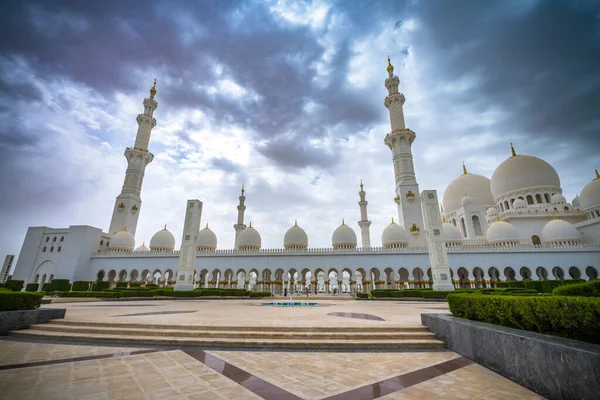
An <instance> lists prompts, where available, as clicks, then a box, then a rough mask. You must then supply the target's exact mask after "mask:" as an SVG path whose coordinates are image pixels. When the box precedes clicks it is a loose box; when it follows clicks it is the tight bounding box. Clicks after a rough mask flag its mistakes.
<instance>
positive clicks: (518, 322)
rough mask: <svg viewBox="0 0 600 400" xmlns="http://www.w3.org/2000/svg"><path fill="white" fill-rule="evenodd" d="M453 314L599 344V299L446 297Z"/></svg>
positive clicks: (453, 295) (461, 295)
mask: <svg viewBox="0 0 600 400" xmlns="http://www.w3.org/2000/svg"><path fill="white" fill-rule="evenodd" d="M447 300H448V305H449V306H450V311H451V312H452V315H454V316H455V317H459V318H466V319H470V320H474V321H481V322H487V323H490V324H496V325H502V326H506V327H510V328H517V329H522V330H528V331H534V332H540V333H546V334H551V335H557V336H563V337H567V338H570V339H577V340H583V341H586V342H591V343H598V344H600V335H599V334H598V333H599V332H600V299H598V298H592V297H590V298H585V297H566V296H536V297H532V296H528V297H513V296H477V295H464V294H456V293H455V294H451V295H449V296H448V297H447Z"/></svg>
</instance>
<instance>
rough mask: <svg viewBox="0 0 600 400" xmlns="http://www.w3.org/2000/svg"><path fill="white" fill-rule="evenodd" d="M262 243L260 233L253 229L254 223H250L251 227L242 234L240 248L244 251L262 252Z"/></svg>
mask: <svg viewBox="0 0 600 400" xmlns="http://www.w3.org/2000/svg"><path fill="white" fill-rule="evenodd" d="M261 243H262V239H261V237H260V233H258V231H257V230H256V229H254V228H253V227H252V222H250V226H248V227H247V228H246V229H244V230H243V231H242V233H240V237H239V238H238V248H240V249H242V250H260V246H261Z"/></svg>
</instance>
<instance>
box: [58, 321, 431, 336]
mask: <svg viewBox="0 0 600 400" xmlns="http://www.w3.org/2000/svg"><path fill="white" fill-rule="evenodd" d="M375 323H376V322H375ZM48 324H50V325H71V326H98V327H111V328H141V329H178V330H193V331H210V332H217V331H228V332H230V331H235V332H244V331H254V332H263V331H269V332H330V333H337V332H350V333H356V332H365V333H366V332H371V333H380V332H394V333H397V332H429V329H427V327H426V326H423V325H413V326H403V325H395V326H393V325H392V326H390V325H385V326H314V327H306V326H282V325H273V326H270V325H261V326H249V325H243V326H234V325H159V324H137V323H127V322H93V321H69V320H66V319H61V320H52V321H49V322H48Z"/></svg>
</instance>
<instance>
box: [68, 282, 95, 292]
mask: <svg viewBox="0 0 600 400" xmlns="http://www.w3.org/2000/svg"><path fill="white" fill-rule="evenodd" d="M89 289H90V282H89V281H75V282H73V286H71V290H72V291H74V292H85V291H86V290H89Z"/></svg>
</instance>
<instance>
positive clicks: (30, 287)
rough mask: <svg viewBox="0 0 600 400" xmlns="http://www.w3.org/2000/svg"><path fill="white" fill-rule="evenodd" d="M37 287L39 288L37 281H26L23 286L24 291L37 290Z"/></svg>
mask: <svg viewBox="0 0 600 400" xmlns="http://www.w3.org/2000/svg"><path fill="white" fill-rule="evenodd" d="M39 288H40V284H39V283H28V284H27V285H26V286H25V291H26V292H37V291H38V289H39Z"/></svg>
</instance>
